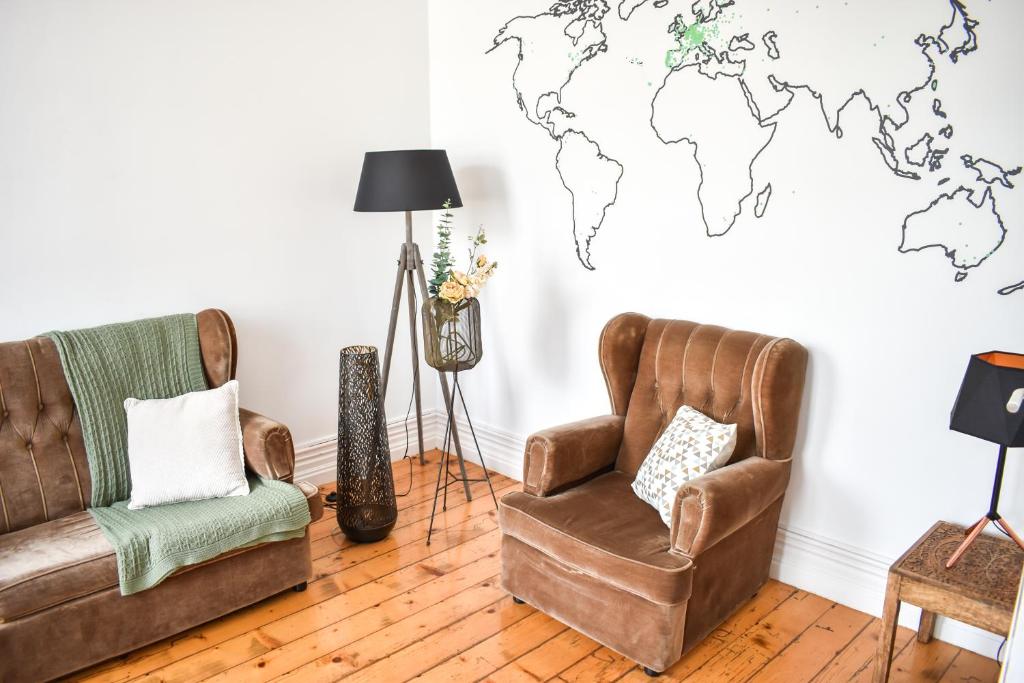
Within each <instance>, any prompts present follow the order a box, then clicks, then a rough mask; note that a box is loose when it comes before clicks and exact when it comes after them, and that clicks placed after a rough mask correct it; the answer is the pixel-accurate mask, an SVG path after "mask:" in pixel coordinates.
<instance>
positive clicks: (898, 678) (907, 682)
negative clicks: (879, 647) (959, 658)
mask: <svg viewBox="0 0 1024 683" xmlns="http://www.w3.org/2000/svg"><path fill="white" fill-rule="evenodd" d="M958 652H960V650H959V649H958V648H956V647H954V646H952V645H950V644H949V643H943V642H942V641H941V640H933V641H932V642H930V643H928V644H927V645H922V644H921V643H919V642H917V638H911V640H910V642H909V643H908V644H907V646H906V647H904V648H903V651H902V652H900V653H899V655H897V656H895V657H893V660H892V670H891V672H890V673H889V683H911V681H913V682H915V683H924V682H925V681H938V680H941V679H942V677H943V676H944V675H945V673H946V670H947V669H949V667H950V665H951V664H952V663H953V659H954V658H955V657H956V655H957V653H958Z"/></svg>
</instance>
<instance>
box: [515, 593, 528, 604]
mask: <svg viewBox="0 0 1024 683" xmlns="http://www.w3.org/2000/svg"><path fill="white" fill-rule="evenodd" d="M512 602H514V603H516V604H517V605H525V604H526V601H525V600H522V599H520V598H517V597H516V596H514V595H513V596H512Z"/></svg>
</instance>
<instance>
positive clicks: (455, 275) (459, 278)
mask: <svg viewBox="0 0 1024 683" xmlns="http://www.w3.org/2000/svg"><path fill="white" fill-rule="evenodd" d="M452 279H453V280H455V282H457V283H459V284H460V285H463V286H465V285H468V284H469V278H468V277H467V276H466V274H465V273H463V272H462V271H461V270H453V271H452Z"/></svg>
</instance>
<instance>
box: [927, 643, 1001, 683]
mask: <svg viewBox="0 0 1024 683" xmlns="http://www.w3.org/2000/svg"><path fill="white" fill-rule="evenodd" d="M998 678H999V663H998V662H997V661H996V660H994V659H989V658H988V657H982V656H981V655H979V654H975V653H974V652H970V651H969V650H960V652H958V653H957V655H956V657H955V658H954V659H953V663H952V664H950V666H949V668H948V669H946V673H945V674H943V676H942V678H940V679H939V681H940V683H977V682H978V681H994V680H997V679H998Z"/></svg>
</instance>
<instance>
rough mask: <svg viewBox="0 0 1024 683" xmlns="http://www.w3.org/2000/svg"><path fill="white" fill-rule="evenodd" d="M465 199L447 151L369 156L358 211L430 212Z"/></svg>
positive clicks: (361, 184)
mask: <svg viewBox="0 0 1024 683" xmlns="http://www.w3.org/2000/svg"><path fill="white" fill-rule="evenodd" d="M448 200H451V203H452V208H457V207H460V206H462V197H460V196H459V188H458V186H457V185H456V184H455V176H454V175H452V167H451V165H450V164H449V163H448V153H447V152H445V151H444V150H443V149H402V150H394V151H390V152H367V153H366V156H365V157H363V172H362V175H360V176H359V189H358V190H356V205H355V206H354V207H353V208H354V210H356V211H430V210H433V209H440V208H441V205H442V204H444V203H445V202H446V201H448Z"/></svg>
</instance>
